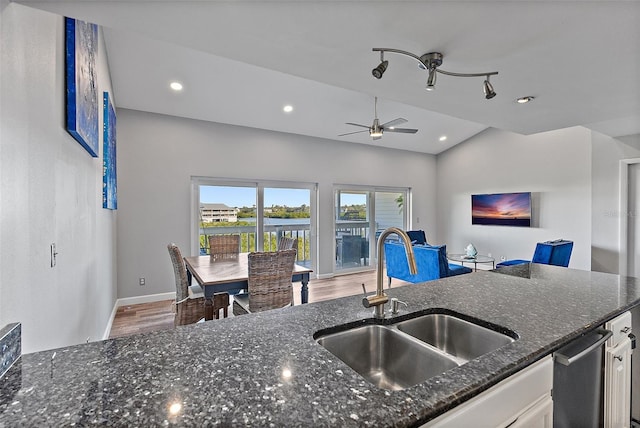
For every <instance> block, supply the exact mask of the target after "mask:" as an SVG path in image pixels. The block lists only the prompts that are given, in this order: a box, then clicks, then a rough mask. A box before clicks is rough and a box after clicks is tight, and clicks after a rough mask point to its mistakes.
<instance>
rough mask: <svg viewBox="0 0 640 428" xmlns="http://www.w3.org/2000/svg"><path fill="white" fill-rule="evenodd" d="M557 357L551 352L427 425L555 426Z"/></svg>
mask: <svg viewBox="0 0 640 428" xmlns="http://www.w3.org/2000/svg"><path fill="white" fill-rule="evenodd" d="M552 387H553V360H552V358H551V356H547V357H545V358H543V359H542V360H540V361H538V362H536V363H534V364H533V365H531V366H530V367H527V368H526V369H524V370H522V371H520V372H518V373H516V374H515V375H513V376H511V377H509V378H508V379H505V380H503V381H502V382H500V383H498V384H497V385H495V386H494V387H492V388H490V389H488V390H486V391H485V392H483V393H481V394H479V395H478V396H476V397H474V398H472V399H471V400H469V401H467V402H465V403H463V404H461V405H460V406H458V407H456V408H455V409H453V410H450V411H449V412H447V413H445V414H443V415H440V416H438V417H437V418H436V419H434V420H432V421H430V422H428V423H427V424H425V425H423V427H428V428H433V427H438V428H440V427H455V428H458V427H463V426H464V427H479V428H481V427H507V426H509V427H511V428H513V427H520V428H523V427H527V428H530V427H531V428H537V427H541V428H551V427H552V426H553V420H552V419H553V401H552V399H551V388H552Z"/></svg>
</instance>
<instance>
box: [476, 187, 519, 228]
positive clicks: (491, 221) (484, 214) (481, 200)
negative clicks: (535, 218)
mask: <svg viewBox="0 0 640 428" xmlns="http://www.w3.org/2000/svg"><path fill="white" fill-rule="evenodd" d="M471 224H486V225H497V226H524V227H529V226H531V193H530V192H523V193H494V194H487V195H471Z"/></svg>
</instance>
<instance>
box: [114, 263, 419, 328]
mask: <svg viewBox="0 0 640 428" xmlns="http://www.w3.org/2000/svg"><path fill="white" fill-rule="evenodd" d="M384 280H385V288H386V280H387V278H386V277H385V278H384ZM362 283H365V284H366V286H367V291H368V292H370V293H371V292H374V291H375V288H376V273H375V271H369V272H363V273H354V274H350V275H340V276H336V277H333V278H329V279H312V280H311V281H310V282H309V302H310V303H313V302H320V301H323V300H330V299H336V298H338V297H344V296H353V295H355V294H361V293H362ZM406 284H408V282H404V281H401V280H399V279H394V280H393V281H392V284H391V287H398V286H401V285H406ZM293 295H294V302H295V304H296V305H299V304H300V284H299V283H297V284H294V293H293ZM172 304H173V300H163V301H160V302H153V303H141V304H138V305H129V306H122V307H120V308H118V310H117V312H116V316H115V318H114V320H113V325H112V326H111V331H110V334H109V338H114V337H122V336H128V335H131V334H138V333H147V332H151V331H158V330H169V329H172V328H174V327H173V316H174V315H173V307H172ZM231 312H232V311H231V308H229V316H233V315H232V314H231ZM211 322H215V320H213V321H211Z"/></svg>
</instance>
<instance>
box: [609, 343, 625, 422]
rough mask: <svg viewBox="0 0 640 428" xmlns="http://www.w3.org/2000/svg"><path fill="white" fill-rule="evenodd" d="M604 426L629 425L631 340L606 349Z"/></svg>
mask: <svg viewBox="0 0 640 428" xmlns="http://www.w3.org/2000/svg"><path fill="white" fill-rule="evenodd" d="M604 379H605V383H604V426H605V428H627V427H629V425H630V423H631V421H630V415H631V340H629V339H628V338H627V339H625V340H623V341H622V342H620V343H619V344H618V346H616V347H614V348H607V349H606V351H605V375H604Z"/></svg>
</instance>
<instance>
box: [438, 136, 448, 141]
mask: <svg viewBox="0 0 640 428" xmlns="http://www.w3.org/2000/svg"><path fill="white" fill-rule="evenodd" d="M438 139H439V140H440V141H447V136H446V135H443V136H442V137H440V138H438Z"/></svg>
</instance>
